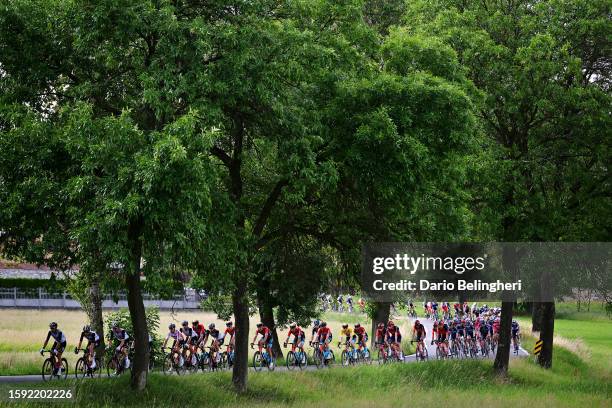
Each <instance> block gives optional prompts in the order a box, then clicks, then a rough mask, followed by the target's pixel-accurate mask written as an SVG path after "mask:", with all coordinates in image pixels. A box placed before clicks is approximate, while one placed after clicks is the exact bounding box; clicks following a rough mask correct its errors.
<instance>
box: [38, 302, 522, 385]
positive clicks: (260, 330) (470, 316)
mask: <svg viewBox="0 0 612 408" xmlns="http://www.w3.org/2000/svg"><path fill="white" fill-rule="evenodd" d="M407 306H408V315H409V317H411V318H412V319H413V321H414V324H413V326H412V338H413V341H414V342H416V343H417V355H418V353H419V351H420V352H421V353H422V352H423V348H424V347H425V340H426V338H427V330H426V329H425V326H424V325H423V324H422V323H421V321H420V320H419V319H417V316H416V311H415V306H414V304H413V302H412V301H410V302H408V303H407ZM423 310H424V314H425V316H426V318H427V319H430V320H433V329H432V332H431V344H432V345H433V344H434V343H437V345H438V348H439V349H440V353H441V354H442V355H443V356H450V355H452V350H453V349H454V345H455V344H461V345H467V346H468V347H476V345H478V347H479V348H480V350H481V352H483V353H484V352H485V351H486V348H487V345H488V346H489V347H491V345H492V347H491V348H492V349H493V350H494V347H495V345H496V344H497V341H498V339H499V331H500V317H501V313H500V312H501V311H500V308H497V307H493V308H489V307H488V306H487V305H486V304H485V305H483V306H480V307H479V306H478V305H476V304H473V305H472V306H471V307H470V306H469V305H468V304H467V303H463V304H459V303H455V304H454V305H453V306H452V309H451V306H450V304H449V303H448V302H442V304H441V305H440V307H438V304H437V303H436V302H435V301H434V302H423ZM440 311H441V313H440ZM511 331H512V340H513V344H514V346H515V349H517V347H518V339H519V335H520V327H519V324H518V322H517V321H516V320H513V321H512V327H511ZM235 334H236V327H234V325H233V322H231V321H228V322H226V323H225V330H224V331H221V330H219V329H218V328H217V327H216V326H215V324H214V323H211V324H209V325H208V327H206V326H205V325H204V324H201V323H200V322H199V321H198V320H194V321H192V322H191V325H190V324H189V322H188V321H186V320H185V321H183V322H182V323H181V326H180V327H177V326H176V325H175V324H174V323H170V324H169V325H168V334H167V335H166V338H165V339H164V343H163V346H162V349H164V350H165V348H166V346H167V345H168V343H169V342H170V341H171V342H172V344H171V345H170V348H171V350H172V353H173V355H177V356H178V357H179V360H180V361H179V362H178V364H179V365H180V366H182V365H183V364H185V363H187V364H190V365H193V364H196V359H195V356H196V353H197V352H198V350H202V352H205V348H208V349H210V353H209V355H210V358H211V361H212V362H213V364H215V363H218V362H219V359H220V349H221V347H222V346H223V345H224V343H225V341H226V339H227V343H226V347H227V350H226V352H227V355H228V364H229V366H231V365H232V363H233V360H234V358H233V356H234V352H233V350H234V345H235ZM110 337H111V338H112V339H113V340H114V343H115V345H114V347H115V352H116V355H118V356H120V357H122V358H123V361H124V368H128V367H129V365H130V360H129V356H128V353H129V350H130V348H131V347H132V346H133V342H132V340H131V337H130V335H129V334H128V333H127V331H126V330H124V329H123V328H121V327H120V326H119V325H118V324H117V323H112V325H111V333H110ZM306 337H307V336H306V330H305V329H304V328H302V327H300V326H299V325H298V324H297V323H295V322H293V323H291V324H290V325H289V331H288V333H287V336H286V339H285V341H284V346H285V347H286V346H287V344H289V343H290V340H293V341H292V342H291V345H292V347H291V348H292V351H293V352H295V351H296V350H299V351H300V352H302V353H304V345H305V342H306ZM50 339H53V341H54V343H53V346H52V348H51V351H52V354H53V355H54V356H55V357H56V358H55V364H56V366H55V370H56V371H57V370H62V369H63V368H62V366H61V360H62V353H63V352H64V351H65V349H66V336H65V335H64V333H63V332H62V331H61V330H59V329H58V325H57V323H56V322H52V323H50V324H49V332H48V333H47V337H46V339H45V342H44V344H43V347H42V349H41V350H40V352H41V354H42V353H43V352H44V350H45V348H46V347H47V344H48V343H49V341H50ZM332 339H333V335H332V331H331V329H330V328H329V326H328V325H327V322H325V321H321V320H315V321H314V322H313V325H312V329H311V330H310V336H309V345H310V346H312V347H315V348H318V350H319V352H320V355H321V356H322V358H323V359H324V360H328V359H331V358H333V353H331V352H330V349H329V346H330V343H331V341H332ZM84 340H86V341H87V345H86V346H85V348H84V349H83V350H85V351H86V355H87V357H88V364H89V368H90V369H95V367H96V359H95V349H96V348H97V347H98V346H99V345H100V336H99V335H98V334H97V333H96V332H95V331H93V330H92V329H91V327H90V326H88V325H87V326H85V327H83V330H82V332H81V336H80V339H79V343H78V346H77V347H76V348H75V352H78V350H79V349H81V345H82V343H83V341H84ZM209 340H210V343H209ZM339 341H341V342H343V343H344V344H345V346H346V348H347V350H348V349H349V348H350V349H353V350H355V349H357V350H360V351H363V350H367V342H368V333H367V331H366V328H365V327H364V326H362V325H361V324H360V323H356V324H354V325H353V327H350V326H349V324H347V323H345V324H343V325H342V329H341V330H340V333H339ZM401 341H402V335H401V333H400V329H399V327H398V326H397V325H396V324H395V323H394V322H393V320H389V321H387V322H380V323H378V324H377V325H376V331H375V339H374V342H375V345H376V347H378V349H379V355H382V356H383V357H385V358H386V357H387V356H388V355H392V356H393V357H395V358H396V359H397V360H402V359H403V354H402V349H401ZM449 342H450V344H449ZM255 343H257V346H258V348H259V351H260V352H262V350H263V349H265V351H266V352H267V353H268V354H269V355H273V351H272V346H273V335H272V330H271V329H270V328H269V327H267V326H265V325H264V324H263V323H257V327H256V330H255V335H254V337H253V340H252V342H251V345H252V346H253V345H254V344H255ZM207 344H210V345H209V346H208V347H207ZM151 349H152V339H151V336H149V350H151ZM54 374H55V372H54Z"/></svg>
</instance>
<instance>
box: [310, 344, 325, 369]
mask: <svg viewBox="0 0 612 408" xmlns="http://www.w3.org/2000/svg"><path fill="white" fill-rule="evenodd" d="M312 361H314V363H315V365H316V366H317V368H321V367H322V366H323V353H321V350H319V349H318V348H317V349H315V350H314V352H313V353H312Z"/></svg>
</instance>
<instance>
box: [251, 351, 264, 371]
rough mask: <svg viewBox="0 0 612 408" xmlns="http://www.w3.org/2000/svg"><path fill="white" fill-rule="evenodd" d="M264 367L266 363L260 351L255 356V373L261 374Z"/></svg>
mask: <svg viewBox="0 0 612 408" xmlns="http://www.w3.org/2000/svg"><path fill="white" fill-rule="evenodd" d="M263 365H264V362H263V358H262V356H261V353H260V352H259V351H256V352H255V354H253V368H254V369H255V371H257V372H260V371H261V369H262V368H263Z"/></svg>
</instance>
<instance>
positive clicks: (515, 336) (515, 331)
mask: <svg viewBox="0 0 612 408" xmlns="http://www.w3.org/2000/svg"><path fill="white" fill-rule="evenodd" d="M510 330H511V332H512V342H513V344H514V349H515V350H518V340H519V336H520V335H521V333H520V332H521V328H520V326H519V324H518V322H517V321H516V320H512V325H511V326H510Z"/></svg>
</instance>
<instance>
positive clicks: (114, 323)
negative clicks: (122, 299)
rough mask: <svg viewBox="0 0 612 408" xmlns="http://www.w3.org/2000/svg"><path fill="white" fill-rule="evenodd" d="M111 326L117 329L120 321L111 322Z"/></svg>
mask: <svg viewBox="0 0 612 408" xmlns="http://www.w3.org/2000/svg"><path fill="white" fill-rule="evenodd" d="M111 327H112V328H113V329H116V328H117V327H119V323H117V322H112V323H111Z"/></svg>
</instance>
